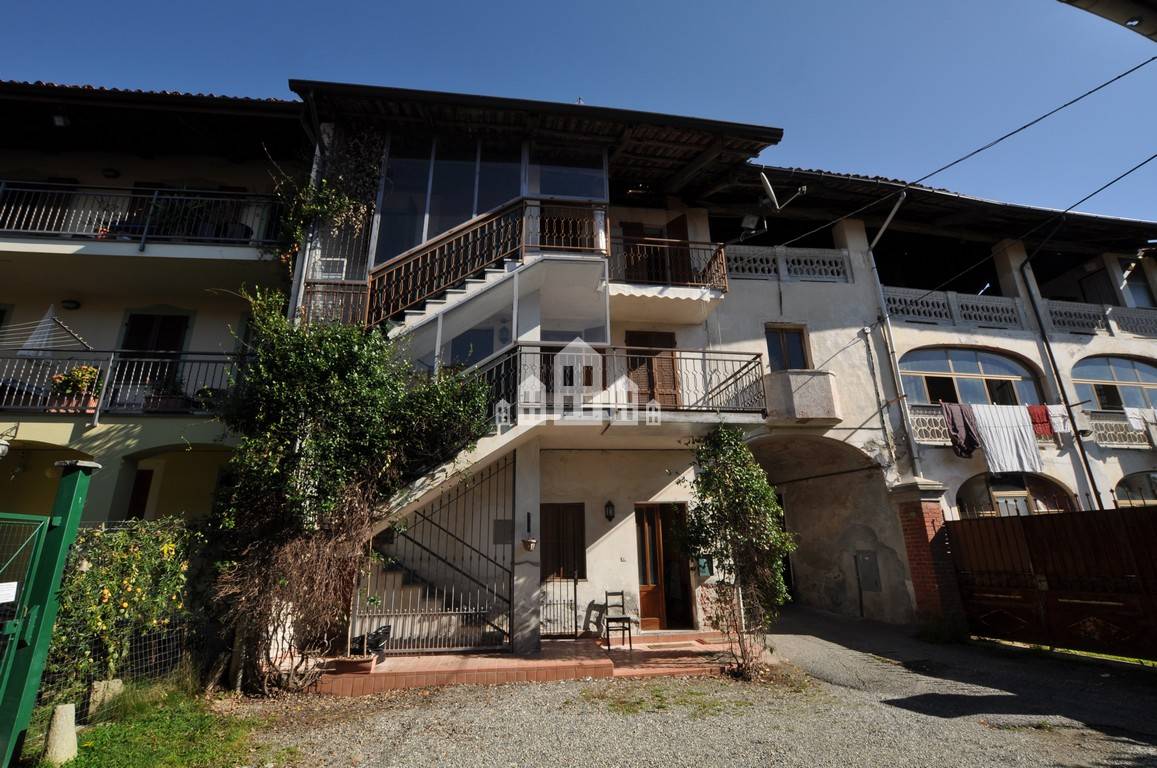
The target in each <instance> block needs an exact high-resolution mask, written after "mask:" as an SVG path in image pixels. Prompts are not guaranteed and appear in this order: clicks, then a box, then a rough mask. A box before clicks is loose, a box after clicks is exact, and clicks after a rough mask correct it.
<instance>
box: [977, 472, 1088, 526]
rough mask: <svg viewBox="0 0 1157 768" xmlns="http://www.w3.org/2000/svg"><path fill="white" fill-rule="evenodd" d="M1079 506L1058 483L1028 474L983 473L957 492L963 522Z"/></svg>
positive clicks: (1040, 512) (1063, 509) (1070, 509)
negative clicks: (979, 518)
mask: <svg viewBox="0 0 1157 768" xmlns="http://www.w3.org/2000/svg"><path fill="white" fill-rule="evenodd" d="M1078 506H1079V505H1078V504H1077V502H1076V500H1075V499H1074V497H1073V495H1072V493H1070V492H1069V490H1068V489H1067V488H1065V487H1064V486H1063V485H1061V484H1060V483H1058V482H1057V481H1056V480H1053V479H1052V478H1049V477H1045V476H1043V475H1033V474H1029V473H1027V472H1007V473H1004V474H1000V475H994V474H992V473H991V472H983V473H981V474H979V475H974V476H972V477H970V478H969V479H967V480H965V481H964V482H963V483H961V485H960V490H958V491H957V492H956V510H957V514H958V515H959V516H960V519H962V520H969V519H974V518H978V517H1017V516H1022V515H1044V514H1050V513H1054V512H1072V511H1073V510H1074V509H1077V508H1078Z"/></svg>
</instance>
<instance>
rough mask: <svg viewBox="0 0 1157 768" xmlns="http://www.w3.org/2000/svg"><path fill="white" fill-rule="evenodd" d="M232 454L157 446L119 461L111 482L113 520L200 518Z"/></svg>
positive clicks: (224, 449)
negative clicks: (115, 474) (118, 472)
mask: <svg viewBox="0 0 1157 768" xmlns="http://www.w3.org/2000/svg"><path fill="white" fill-rule="evenodd" d="M231 455H232V449H231V448H229V447H228V446H225V445H219V444H207V445H196V444H181V445H162V446H156V447H153V448H149V449H147V450H143V451H138V452H137V453H134V454H131V455H129V456H126V457H125V458H124V461H123V462H122V465H121V469H120V474H119V476H118V478H117V490H116V498H115V500H114V502H113V510H112V515H111V517H112V518H114V519H144V520H153V519H156V518H158V517H166V516H169V515H176V516H179V517H182V518H184V519H186V520H198V519H202V518H204V517H206V516H207V515H208V514H209V513H210V512H211V511H212V509H213V504H214V503H215V500H216V495H217V489H218V487H219V486H220V484H221V479H222V476H223V473H224V471H225V464H226V462H228V461H229V457H230V456H231Z"/></svg>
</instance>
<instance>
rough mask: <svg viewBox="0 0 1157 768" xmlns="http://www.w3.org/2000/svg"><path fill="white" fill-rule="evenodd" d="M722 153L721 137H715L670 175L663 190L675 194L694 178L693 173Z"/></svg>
mask: <svg viewBox="0 0 1157 768" xmlns="http://www.w3.org/2000/svg"><path fill="white" fill-rule="evenodd" d="M722 153H723V139H716V140H715V141H713V142H711V145H710V146H708V147H707V149H705V150H703V151H702V152H700V153H699V155H698V156H697V157H696V158H695V159H694V160H692V161H691V162H689V163H687V165H685V166H683V168H682V169H681V170H680V171H678V172H677V173H676V174H675V175H674V176H672V177H671V179H670V180H669V181H668V182H667V185H666V187H664V190H663V191H664V192H666V193H667V194H669V195H674V194H677V193H678V192H679V191H680V190H682V189H683V187H685V186H687V184H688V182H690V181H691V179H693V178H695V174H697V173H699V171H701V170H703V169H704V168H706V167H707V166H708V165H709V164H710V163H711V162H712V161H714V160H715V158H717V157H719V155H721V154H722Z"/></svg>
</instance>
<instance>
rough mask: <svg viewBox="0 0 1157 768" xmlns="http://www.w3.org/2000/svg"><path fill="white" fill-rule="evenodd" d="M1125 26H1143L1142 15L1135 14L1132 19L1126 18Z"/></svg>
mask: <svg viewBox="0 0 1157 768" xmlns="http://www.w3.org/2000/svg"><path fill="white" fill-rule="evenodd" d="M1125 26H1126V27H1128V28H1129V29H1132V28H1133V27H1139V26H1141V17H1140V16H1134V17H1133V18H1131V19H1126V20H1125Z"/></svg>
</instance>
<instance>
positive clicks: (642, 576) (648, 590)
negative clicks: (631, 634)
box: [635, 504, 667, 629]
mask: <svg viewBox="0 0 1157 768" xmlns="http://www.w3.org/2000/svg"><path fill="white" fill-rule="evenodd" d="M635 534H636V536H637V537H638V544H639V627H640V628H641V629H662V628H663V626H664V625H665V624H666V610H667V605H666V603H667V601H666V600H665V599H664V596H663V526H662V517H661V515H660V513H659V505H657V504H639V505H637V506H636V507H635Z"/></svg>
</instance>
